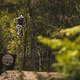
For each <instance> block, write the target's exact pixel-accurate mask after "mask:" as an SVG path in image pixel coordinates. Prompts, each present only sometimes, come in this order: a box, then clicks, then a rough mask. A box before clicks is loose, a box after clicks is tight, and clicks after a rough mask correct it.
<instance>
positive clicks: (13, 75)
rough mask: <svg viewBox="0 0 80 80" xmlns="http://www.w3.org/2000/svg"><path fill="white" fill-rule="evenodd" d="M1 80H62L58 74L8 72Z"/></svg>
mask: <svg viewBox="0 0 80 80" xmlns="http://www.w3.org/2000/svg"><path fill="white" fill-rule="evenodd" d="M0 80H62V79H61V75H60V74H59V73H58V72H32V71H6V72H4V73H3V74H2V75H1V76H0Z"/></svg>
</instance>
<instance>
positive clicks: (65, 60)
mask: <svg viewBox="0 0 80 80" xmlns="http://www.w3.org/2000/svg"><path fill="white" fill-rule="evenodd" d="M59 33H60V34H62V35H64V34H65V36H73V37H75V36H74V35H76V34H77V33H78V36H76V37H75V39H74V40H70V39H69V38H67V37H63V39H56V37H55V38H54V39H48V38H45V37H41V36H39V37H38V40H39V41H40V42H41V43H43V44H45V45H47V46H49V47H50V48H51V49H52V50H53V52H54V51H55V50H56V52H54V53H55V55H56V60H57V63H55V64H53V67H54V68H55V69H56V70H57V71H60V72H61V73H62V74H63V75H64V77H65V78H66V80H80V78H79V76H80V36H79V34H80V26H75V27H73V28H69V29H64V30H60V32H59Z"/></svg>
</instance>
